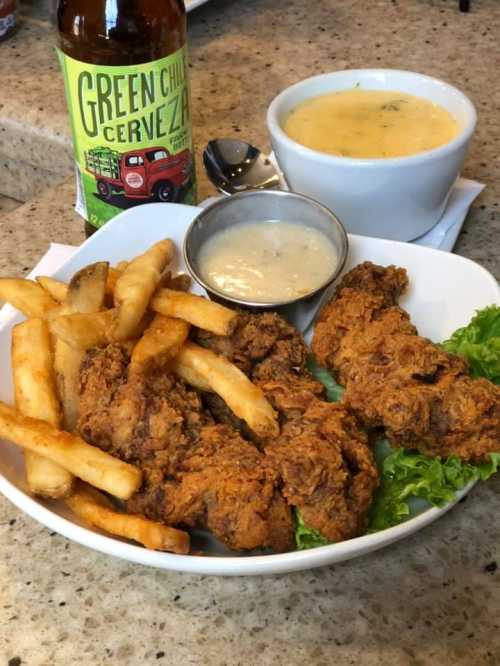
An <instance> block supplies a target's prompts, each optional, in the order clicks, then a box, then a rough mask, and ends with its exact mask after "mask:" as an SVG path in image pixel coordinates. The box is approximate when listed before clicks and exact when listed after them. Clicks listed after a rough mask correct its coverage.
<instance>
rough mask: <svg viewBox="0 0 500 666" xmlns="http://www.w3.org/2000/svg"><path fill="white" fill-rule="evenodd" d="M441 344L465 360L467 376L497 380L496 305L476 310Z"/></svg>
mask: <svg viewBox="0 0 500 666" xmlns="http://www.w3.org/2000/svg"><path fill="white" fill-rule="evenodd" d="M441 346H442V347H443V348H444V349H445V350H446V351H448V352H453V353H455V354H460V356H464V357H465V358H466V359H467V360H468V362H469V365H470V374H471V377H486V378H487V379H489V380H491V381H492V382H494V383H495V384H500V306H498V305H490V306H489V307H487V308H484V309H483V310H478V311H477V312H476V314H475V315H474V317H473V318H472V320H471V322H470V323H469V324H468V325H467V326H464V327H463V328H459V329H458V330H456V331H455V333H453V335H452V336H451V338H450V339H449V340H445V342H443V343H442V345H441Z"/></svg>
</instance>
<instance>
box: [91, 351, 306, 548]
mask: <svg viewBox="0 0 500 666" xmlns="http://www.w3.org/2000/svg"><path fill="white" fill-rule="evenodd" d="M129 360H130V359H129V355H128V352H127V350H126V349H125V348H123V347H121V346H119V345H116V344H115V345H109V346H108V347H106V348H104V349H93V350H91V351H89V352H88V353H87V355H86V358H85V360H84V363H83V366H82V371H81V402H80V417H79V422H78V428H79V432H80V434H81V435H82V436H83V437H84V438H85V439H86V440H87V441H89V442H91V443H93V444H95V445H97V446H99V447H100V448H103V449H105V450H107V451H110V452H111V453H113V455H116V456H117V457H119V458H121V459H122V460H127V461H130V462H133V463H134V464H136V465H138V466H139V467H141V469H142V470H143V472H144V477H145V482H144V484H143V487H142V488H141V490H140V491H139V492H138V493H137V494H136V495H135V496H133V497H132V499H131V500H130V501H129V502H128V508H129V509H130V510H131V511H132V512H135V513H140V514H143V515H145V516H147V517H149V518H153V519H155V520H161V521H163V522H165V523H166V524H168V525H188V526H191V527H201V528H208V529H210V530H211V531H212V532H213V533H214V535H215V536H216V537H217V538H218V539H220V541H221V542H222V543H224V544H225V545H227V546H228V547H229V548H232V549H234V550H241V549H254V548H260V547H267V546H269V547H272V548H274V549H275V550H276V551H281V550H289V549H290V548H291V547H292V543H293V542H292V537H293V523H292V516H291V511H290V508H289V507H288V505H287V504H286V503H285V501H284V500H283V498H282V496H281V495H280V493H279V491H278V479H277V475H276V473H275V472H273V470H271V469H270V468H269V467H266V466H265V465H264V456H263V454H262V453H261V452H259V451H258V450H257V449H256V448H255V446H253V445H252V444H250V443H248V442H246V441H245V440H244V439H243V438H242V437H241V436H240V434H239V433H238V432H237V431H236V430H234V429H233V428H231V427H230V426H227V425H217V424H214V421H213V417H212V416H211V414H210V413H209V412H207V411H206V410H204V409H203V406H202V404H201V400H200V397H199V395H198V393H197V392H196V391H194V390H193V389H190V388H189V387H187V386H186V385H185V384H184V383H183V382H182V381H181V380H179V379H176V377H175V376H174V375H173V374H170V373H169V372H168V370H167V369H166V368H160V369H157V370H156V371H154V372H151V373H148V374H145V375H138V374H136V373H134V374H133V375H132V376H131V377H130V378H129V377H128V375H127V368H128V363H129Z"/></svg>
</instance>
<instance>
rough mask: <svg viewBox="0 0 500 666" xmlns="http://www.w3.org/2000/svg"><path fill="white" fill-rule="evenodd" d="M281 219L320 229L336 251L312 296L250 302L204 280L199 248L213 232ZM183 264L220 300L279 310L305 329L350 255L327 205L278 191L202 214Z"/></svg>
mask: <svg viewBox="0 0 500 666" xmlns="http://www.w3.org/2000/svg"><path fill="white" fill-rule="evenodd" d="M269 220H278V221H283V222H292V223H295V224H301V225H303V226H305V227H312V228H314V229H317V230H318V231H321V232H323V233H324V234H325V236H326V237H327V238H328V239H329V240H330V242H331V243H332V244H333V246H334V247H335V249H336V251H337V256H338V261H337V265H336V266H335V269H334V270H333V272H332V273H331V275H329V276H328V278H327V279H326V280H325V282H324V283H323V284H321V285H320V286H319V287H316V288H315V289H313V290H311V291H310V292H308V293H305V294H301V295H300V296H297V297H295V298H292V299H288V300H280V301H276V302H265V303H263V302H259V301H251V300H246V299H244V298H241V297H236V296H234V295H231V294H227V293H226V292H224V291H221V290H220V289H217V288H216V287H214V286H213V285H212V284H210V283H208V282H206V281H205V280H204V279H203V277H202V271H201V266H200V263H199V256H200V250H201V248H202V246H203V244H204V243H205V242H206V241H207V240H208V239H209V238H211V236H213V234H215V233H217V232H218V231H222V230H223V229H228V228H229V227H233V226H236V225H238V224H241V223H243V222H266V221H269ZM183 253H184V261H185V264H186V267H187V270H188V271H189V273H190V274H191V276H192V277H193V279H194V280H196V282H198V283H199V284H200V285H201V286H202V287H204V288H205V289H206V291H207V292H208V294H209V295H210V296H211V297H212V298H213V299H214V300H216V301H219V302H222V303H224V304H227V305H233V306H234V305H238V306H240V307H245V308H252V309H260V310H264V309H273V310H276V309H278V308H279V309H280V310H281V311H282V313H283V314H284V315H285V316H286V317H287V319H288V320H289V321H292V322H293V323H294V324H295V325H296V326H297V327H298V328H299V329H301V330H304V329H305V327H306V320H307V321H310V319H311V316H312V315H311V312H312V314H314V311H315V308H316V307H317V304H318V303H319V299H320V298H321V295H322V293H323V292H324V290H325V289H326V288H327V287H328V286H329V285H330V284H332V282H333V281H334V280H335V279H336V278H337V276H338V275H339V273H340V272H341V270H342V268H343V266H344V264H345V260H346V258H347V253H348V240H347V234H346V232H345V229H344V227H343V225H342V223H341V222H340V221H339V220H338V218H337V217H336V216H335V215H334V214H333V213H332V212H331V211H330V210H329V209H328V208H326V207H325V206H323V205H322V204H320V203H318V202H317V201H314V199H310V198H309V197H306V196H304V195H302V194H296V193H294V192H284V191H278V190H258V191H252V192H242V193H240V194H235V195H233V196H230V197H225V198H223V199H219V200H218V201H216V202H215V203H213V204H212V205H210V206H208V207H207V208H205V209H204V210H202V211H201V213H200V214H199V215H197V217H195V219H194V220H193V222H192V223H191V225H190V227H189V228H188V230H187V232H186V236H185V238H184V247H183Z"/></svg>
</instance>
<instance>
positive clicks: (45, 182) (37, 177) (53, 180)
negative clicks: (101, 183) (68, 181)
mask: <svg viewBox="0 0 500 666" xmlns="http://www.w3.org/2000/svg"><path fill="white" fill-rule="evenodd" d="M0 173H1V174H2V175H1V191H2V194H3V195H6V196H8V197H13V198H16V199H18V200H19V201H28V200H29V199H33V198H35V197H39V196H40V195H41V194H43V192H44V191H45V190H46V189H47V187H53V186H54V185H57V184H58V183H60V182H61V181H62V180H64V178H65V177H67V175H68V170H67V169H66V170H65V171H64V170H63V171H59V172H54V171H47V170H46V169H43V168H41V167H38V166H33V165H32V164H29V163H28V162H24V161H22V160H13V159H10V158H9V157H5V156H4V155H0Z"/></svg>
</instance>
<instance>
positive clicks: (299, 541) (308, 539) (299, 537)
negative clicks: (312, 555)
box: [294, 508, 329, 550]
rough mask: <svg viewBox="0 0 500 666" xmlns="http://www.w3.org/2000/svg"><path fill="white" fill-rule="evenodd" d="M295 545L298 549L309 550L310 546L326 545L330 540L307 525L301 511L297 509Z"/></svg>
mask: <svg viewBox="0 0 500 666" xmlns="http://www.w3.org/2000/svg"><path fill="white" fill-rule="evenodd" d="M294 513H295V545H296V546H297V550H307V549H308V548H317V546H326V545H327V544H328V543H329V541H328V540H327V539H325V537H324V536H323V535H322V534H320V533H319V532H318V530H315V529H313V528H312V527H307V525H306V524H305V523H304V520H303V519H302V516H301V515H300V511H299V510H298V509H297V508H296V509H295V511H294Z"/></svg>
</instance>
